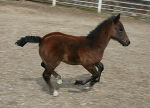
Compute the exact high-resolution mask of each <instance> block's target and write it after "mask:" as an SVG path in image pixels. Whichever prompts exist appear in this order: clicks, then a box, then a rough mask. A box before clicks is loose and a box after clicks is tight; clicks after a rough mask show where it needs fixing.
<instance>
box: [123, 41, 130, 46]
mask: <svg viewBox="0 0 150 108" xmlns="http://www.w3.org/2000/svg"><path fill="white" fill-rule="evenodd" d="M129 45H130V41H126V42H123V43H122V46H129Z"/></svg>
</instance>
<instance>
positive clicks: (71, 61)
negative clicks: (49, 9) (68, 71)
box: [62, 54, 81, 65]
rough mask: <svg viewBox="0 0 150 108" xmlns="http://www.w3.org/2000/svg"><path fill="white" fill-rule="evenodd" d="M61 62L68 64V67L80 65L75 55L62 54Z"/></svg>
mask: <svg viewBox="0 0 150 108" xmlns="http://www.w3.org/2000/svg"><path fill="white" fill-rule="evenodd" d="M62 62H64V63H67V64H70V65H80V64H81V61H80V59H79V56H78V55H77V54H70V55H68V54H64V56H63V59H62Z"/></svg>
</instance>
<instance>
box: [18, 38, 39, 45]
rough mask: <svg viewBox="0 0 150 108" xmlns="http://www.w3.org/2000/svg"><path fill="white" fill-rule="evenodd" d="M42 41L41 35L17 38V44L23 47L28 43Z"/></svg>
mask: <svg viewBox="0 0 150 108" xmlns="http://www.w3.org/2000/svg"><path fill="white" fill-rule="evenodd" d="M28 42H30V43H41V37H39V36H25V37H22V38H21V39H19V40H17V42H16V45H18V46H21V47H23V46H24V45H25V44H26V43H28Z"/></svg>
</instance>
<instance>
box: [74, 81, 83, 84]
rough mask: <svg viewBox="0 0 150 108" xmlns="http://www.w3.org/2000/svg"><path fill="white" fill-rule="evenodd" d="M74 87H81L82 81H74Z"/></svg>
mask: <svg viewBox="0 0 150 108" xmlns="http://www.w3.org/2000/svg"><path fill="white" fill-rule="evenodd" d="M74 85H83V81H81V80H76V81H75V83H74Z"/></svg>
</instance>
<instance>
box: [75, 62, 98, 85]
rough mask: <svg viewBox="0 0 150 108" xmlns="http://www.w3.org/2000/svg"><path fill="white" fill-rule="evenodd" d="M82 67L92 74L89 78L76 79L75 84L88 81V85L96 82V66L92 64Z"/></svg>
mask: <svg viewBox="0 0 150 108" xmlns="http://www.w3.org/2000/svg"><path fill="white" fill-rule="evenodd" d="M84 68H85V69H86V70H87V71H89V72H90V73H91V74H92V76H91V78H89V79H87V80H85V81H82V80H76V82H75V85H78V84H80V85H84V84H86V83H88V82H90V86H93V85H94V84H95V83H96V82H98V80H97V78H98V77H99V72H98V71H97V70H96V67H95V66H94V65H90V66H84Z"/></svg>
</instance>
